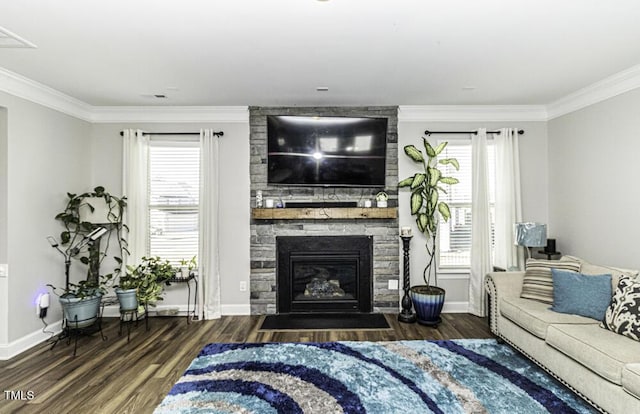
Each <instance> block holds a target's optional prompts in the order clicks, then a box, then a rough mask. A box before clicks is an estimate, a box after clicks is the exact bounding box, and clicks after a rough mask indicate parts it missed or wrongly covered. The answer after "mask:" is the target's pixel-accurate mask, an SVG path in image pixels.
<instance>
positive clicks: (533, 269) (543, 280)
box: [520, 259, 580, 304]
mask: <svg viewBox="0 0 640 414" xmlns="http://www.w3.org/2000/svg"><path fill="white" fill-rule="evenodd" d="M552 268H555V269H560V270H566V271H573V272H579V271H580V262H574V261H571V260H541V259H528V260H527V266H526V271H525V273H524V281H523V282H522V293H521V294H520V297H521V298H525V299H533V300H537V301H540V302H544V303H549V304H551V303H553V281H552V278H551V269H552Z"/></svg>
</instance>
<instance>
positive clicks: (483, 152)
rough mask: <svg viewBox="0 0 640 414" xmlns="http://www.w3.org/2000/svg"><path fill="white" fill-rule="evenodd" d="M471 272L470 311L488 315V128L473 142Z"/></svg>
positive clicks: (489, 265)
mask: <svg viewBox="0 0 640 414" xmlns="http://www.w3.org/2000/svg"><path fill="white" fill-rule="evenodd" d="M471 153H472V156H471V157H472V161H471V165H472V189H471V194H472V196H471V197H472V201H471V217H473V220H472V222H471V271H470V273H471V274H470V278H469V313H471V314H473V315H477V316H485V314H486V309H485V308H486V305H485V302H486V294H485V288H484V277H485V275H486V274H487V273H489V272H490V271H491V222H490V218H489V168H488V149H487V130H486V129H484V128H481V129H478V135H477V136H475V137H473V139H472V141H471Z"/></svg>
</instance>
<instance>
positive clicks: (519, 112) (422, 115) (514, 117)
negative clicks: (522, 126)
mask: <svg viewBox="0 0 640 414" xmlns="http://www.w3.org/2000/svg"><path fill="white" fill-rule="evenodd" d="M546 120H547V110H546V108H545V106H544V105H401V106H400V107H399V109H398V121H403V122H425V121H430V122H447V121H450V122H465V121H484V122H491V121H502V122H505V121H546Z"/></svg>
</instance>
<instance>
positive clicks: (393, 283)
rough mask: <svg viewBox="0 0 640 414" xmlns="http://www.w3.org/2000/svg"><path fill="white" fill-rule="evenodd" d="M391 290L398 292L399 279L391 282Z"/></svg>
mask: <svg viewBox="0 0 640 414" xmlns="http://www.w3.org/2000/svg"><path fill="white" fill-rule="evenodd" d="M388 283H389V290H398V286H399V284H398V279H391V280H389V282H388Z"/></svg>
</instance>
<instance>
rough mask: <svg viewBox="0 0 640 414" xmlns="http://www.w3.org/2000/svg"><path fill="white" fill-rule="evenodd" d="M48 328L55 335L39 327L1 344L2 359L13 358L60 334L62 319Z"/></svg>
mask: <svg viewBox="0 0 640 414" xmlns="http://www.w3.org/2000/svg"><path fill="white" fill-rule="evenodd" d="M46 329H47V331H48V332H53V335H52V334H50V333H45V332H43V331H42V329H38V330H37V331H35V332H32V333H30V334H28V335H25V336H23V337H22V338H20V339H17V340H15V341H13V342H10V343H8V344H7V345H0V360H7V359H11V358H13V357H14V356H16V355H18V354H20V353H22V352H24V351H26V350H28V349H29V348H32V347H34V346H36V345H38V344H39V343H41V342H44V341H46V340H47V339H49V338H51V337H52V336H55V335H57V334H59V333H60V332H61V331H62V321H57V322H53V323H52V324H50V325H49V326H47V328H46Z"/></svg>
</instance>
